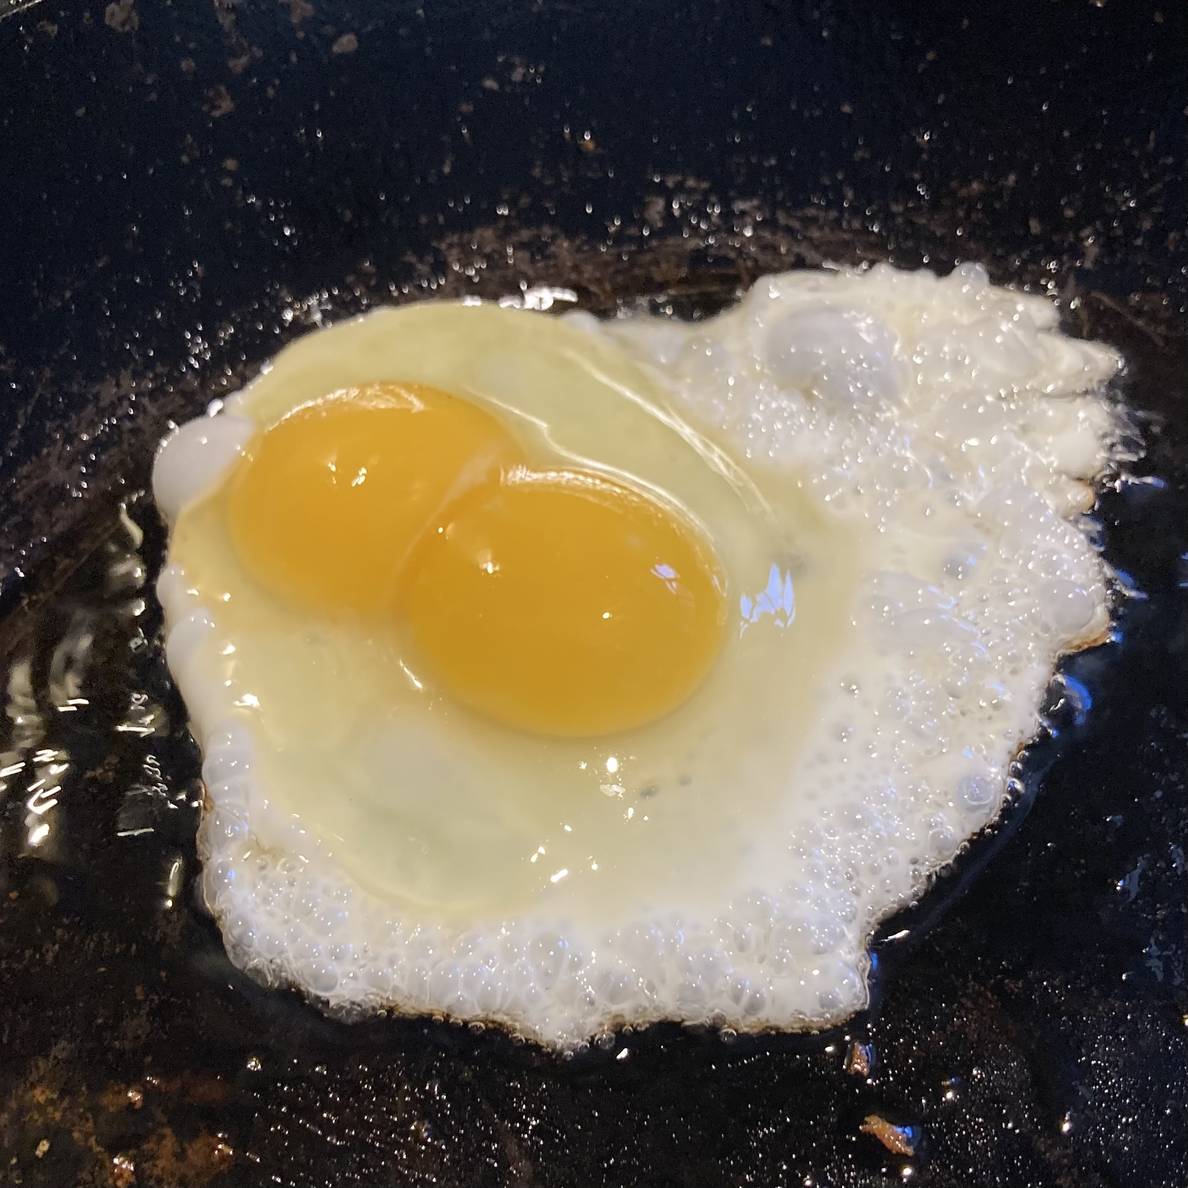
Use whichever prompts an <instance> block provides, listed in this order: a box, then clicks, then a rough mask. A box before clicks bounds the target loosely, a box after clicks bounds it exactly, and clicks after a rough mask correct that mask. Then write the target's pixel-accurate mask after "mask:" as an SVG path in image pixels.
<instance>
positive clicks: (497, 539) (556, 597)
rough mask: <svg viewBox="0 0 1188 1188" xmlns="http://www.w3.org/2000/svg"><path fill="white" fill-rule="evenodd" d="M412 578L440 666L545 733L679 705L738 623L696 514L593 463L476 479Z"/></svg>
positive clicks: (447, 678)
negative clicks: (731, 620) (729, 612)
mask: <svg viewBox="0 0 1188 1188" xmlns="http://www.w3.org/2000/svg"><path fill="white" fill-rule="evenodd" d="M402 584H403V586H404V589H403V597H402V599H401V602H400V607H401V610H402V612H403V615H404V617H405V618H406V621H407V623H408V626H409V629H410V630H411V632H412V636H413V638H414V641H415V646H416V649H417V656H418V658H419V659H421V660H423V662H424V666H425V671H426V673H427V674H428V675H429V676H430V678H431V679H432V680H434V681H435V682H436V683H438V684H439V685H440V686H442V687H443V688H444V689H445V690H446V691H447V692H448V693H450V694H451V695H452V696H453V697H454V698H455V699H456V700H458V701H460V702H462V703H463V704H465V705H467V706H469V707H470V708H471V709H473V710H477V711H478V712H479V713H481V714H484V715H485V716H487V717H489V718H493V719H495V720H496V721H498V722H502V723H504V724H505V725H507V726H513V727H517V728H519V729H521V730H528V731H533V732H535V733H540V734H550V735H562V736H568V737H577V736H591V735H598V734H608V733H611V732H613V731H620V730H630V729H632V728H633V727H637V726H642V725H644V724H645V723H647V722H650V721H653V720H654V719H656V718H659V717H661V716H662V715H664V714H666V713H668V712H669V711H670V710H672V709H675V708H676V707H677V706H678V705H680V704H681V702H683V701H685V700H686V699H687V698H688V697H689V695H690V694H691V693H692V692H693V691H694V690H695V689H696V688H697V686H698V684H699V683H700V682H701V680H702V678H703V677H704V676H705V674H706V672H707V671H708V669H709V667H710V665H711V664H712V663H713V661H714V659H715V657H716V656H717V652H718V648H719V645H720V643H721V640H722V635H723V632H724V629H725V624H726V603H725V597H724V590H723V579H722V575H721V573H720V571H719V569H718V567H717V564H716V561H715V559H714V557H713V555H712V554H711V553H710V552H709V550H708V548H707V547H706V545H705V544H704V543H703V542H702V540H701V539H700V535H699V533H698V532H697V530H696V529H695V528H694V527H693V525H691V524H690V523H688V522H687V521H686V520H685V519H684V517H683V516H682V515H680V514H679V513H677V512H675V511H674V510H671V509H669V508H667V507H665V506H663V505H662V504H661V503H659V502H658V501H656V500H655V499H652V498H650V497H649V496H647V495H644V494H642V493H641V492H639V491H636V490H634V489H632V488H630V487H627V486H625V485H624V484H622V483H619V482H615V481H612V480H610V479H607V478H604V477H602V476H600V475H596V474H593V473H590V472H586V471H545V472H533V471H526V470H518V471H515V472H513V473H512V474H511V475H510V476H509V477H508V478H507V480H506V481H505V482H504V483H502V484H499V485H494V484H492V485H484V486H482V487H476V488H475V489H474V490H473V491H471V492H470V493H469V494H468V495H466V496H464V497H463V498H462V499H460V500H459V501H458V502H457V503H455V504H453V505H452V506H451V507H450V508H449V510H448V514H447V515H446V516H445V517H444V519H443V520H442V521H441V523H440V524H439V525H438V526H437V527H436V529H435V530H434V531H433V532H431V533H430V534H429V535H428V536H427V537H426V538H425V541H424V543H423V544H422V546H421V547H420V549H418V551H417V553H416V554H415V555H414V557H413V559H412V563H411V564H410V566H409V572H408V573H407V574H406V576H405V581H404V583H402Z"/></svg>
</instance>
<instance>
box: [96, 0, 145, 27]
mask: <svg viewBox="0 0 1188 1188" xmlns="http://www.w3.org/2000/svg"><path fill="white" fill-rule="evenodd" d="M103 20H104V21H105V22H106V24H107V26H108V28H109V29H114V30H115V31H116V32H117V33H135V32H136V30H137V29H139V28H140V14H139V13H138V12H137V11H136V0H113V2H112V3H111V4H109V5H108V6H107V7H106V8H105V9H104V10H103Z"/></svg>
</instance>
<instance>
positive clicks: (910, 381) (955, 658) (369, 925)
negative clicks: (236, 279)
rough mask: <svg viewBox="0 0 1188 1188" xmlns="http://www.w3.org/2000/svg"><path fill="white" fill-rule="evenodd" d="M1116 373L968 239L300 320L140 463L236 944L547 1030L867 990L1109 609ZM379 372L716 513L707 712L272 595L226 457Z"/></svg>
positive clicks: (699, 513)
mask: <svg viewBox="0 0 1188 1188" xmlns="http://www.w3.org/2000/svg"><path fill="white" fill-rule="evenodd" d="M1118 365H1119V362H1118V359H1117V357H1116V356H1115V355H1114V354H1113V353H1112V352H1111V351H1109V350H1107V349H1106V348H1104V347H1101V346H1098V345H1095V344H1088V343H1083V342H1075V341H1073V340H1071V339H1068V338H1065V337H1064V336H1062V335H1061V334H1060V333H1059V330H1058V327H1057V324H1056V314H1055V310H1054V308H1053V307H1052V306H1051V305H1050V304H1049V303H1048V302H1046V301H1045V300H1043V299H1041V298H1036V297H1028V296H1022V295H1019V294H1016V293H1013V292H1007V291H1005V290H1001V289H996V288H994V287H992V286H990V285H989V284H988V282H987V280H986V277H985V274H984V272H982V271H981V270H980V269H977V268H970V267H967V268H964V269H960V270H958V271H957V272H955V273H953V274H952V275H951V276H949V277H947V278H945V279H943V280H938V279H937V278H936V277H935V276H933V275H932V274H930V273H927V272H918V273H902V272H896V271H894V270H892V269H890V268H886V267H878V268H874V269H871V270H869V271H866V272H836V273H835V272H829V273H824V272H823V273H814V272H807V273H806V272H802V273H789V274H784V275H780V276H773V277H769V278H765V279H764V280H762V281H760V282H759V283H758V284H757V285H756V286H755V287H754V288H753V289H752V290H751V291H750V292H749V293H748V294H747V295H746V296H745V297H744V298H743V299H742V300H741V301H740V303H739V304H738V305H737V306H736V307H735V308H733V309H731V310H729V311H727V312H726V313H724V314H722V315H720V316H719V317H716V318H713V319H711V320H708V321H705V322H701V323H697V324H682V323H678V322H675V321H672V320H669V319H653V318H649V317H644V316H637V317H631V318H624V319H619V320H616V321H613V322H598V321H596V320H594V319H592V318H589V317H588V316H585V315H569V316H567V317H566V318H564V319H556V318H551V317H549V318H546V317H543V316H542V315H539V314H534V313H528V312H522V311H513V310H505V309H500V308H498V307H495V306H479V307H474V306H460V305H451V304H444V303H426V304H425V305H423V306H416V307H406V308H403V309H398V310H380V311H377V312H375V313H372V314H369V315H366V316H365V317H363V318H361V319H356V320H354V321H352V322H349V323H346V324H343V325H341V326H336V327H332V328H329V329H326V330H320V331H317V332H315V333H313V334H311V335H309V336H307V337H305V338H303V339H301V340H299V341H298V342H297V343H295V344H293V345H292V346H290V347H288V348H286V350H284V351H282V352H281V354H280V355H278V357H277V358H276V360H275V361H274V363H273V364H272V366H271V368H270V369H269V370H268V371H267V372H266V373H265V374H264V375H262V376H261V378H260V379H258V380H257V381H256V382H255V383H254V384H253V385H251V386H250V387H249V388H247V389H245V391H244V392H243V393H240V394H239V395H238V396H236V397H234V398H232V399H231V400H230V401H228V402H227V404H226V407H225V408H224V409H223V410H222V411H221V412H220V414H219V415H218V416H216V417H213V418H203V419H200V420H198V421H195V422H191V423H190V424H189V425H187V426H184V427H183V428H182V430H181V431H180V432H179V433H178V434H177V435H176V436H175V437H174V438H172V439H171V440H170V441H169V442H167V443H166V445H165V446H164V447H163V449H162V451H161V453H160V455H159V457H158V461H157V465H156V468H155V474H154V489H155V491H156V494H157V499H158V503H159V505H160V506H161V507H162V510H163V511H164V512H165V514H166V516H167V517H168V518H169V519H170V520H171V521H172V523H173V531H172V533H171V540H170V549H169V558H168V564H167V567H166V569H165V571H164V573H163V574H162V577H161V580H160V583H159V593H160V597H161V601H162V603H163V606H164V609H165V613H166V622H167V626H168V630H169V634H168V638H167V653H168V659H169V663H170V667H171V669H172V671H173V673H174V675H175V677H176V679H177V680H178V682H179V685H180V687H181V690H182V693H183V695H184V696H185V699H186V702H187V705H188V708H189V711H190V713H191V717H192V722H193V727H194V731H195V735H196V737H197V738H198V740H199V742H200V744H201V746H202V748H203V752H204V756H205V764H204V777H205V780H206V784H207V790H208V798H209V806H208V811H207V812H206V814H205V815H204V819H203V824H202V832H201V839H200V841H201V849H202V854H203V858H204V862H205V871H204V882H203V887H204V892H205V896H206V899H207V902H208V904H209V905H210V907H211V908H212V910H213V911H214V913H215V915H216V917H217V918H218V920H219V923H220V926H221V928H222V930H223V934H224V937H225V940H226V942H227V947H228V951H229V953H230V955H231V957H232V959H233V960H235V961H236V963H237V964H239V965H241V966H242V967H244V968H246V969H248V970H250V971H251V972H253V973H254V974H256V975H257V976H259V977H261V978H262V979H264V980H265V981H268V982H270V983H285V984H293V985H296V986H299V987H301V988H303V989H305V990H306V991H308V992H310V993H311V994H313V995H314V996H315V997H317V998H319V999H320V1000H321V1001H323V1002H325V1003H326V1004H328V1005H329V1006H331V1007H332V1008H336V1009H340V1010H356V1009H373V1008H377V1007H394V1008H398V1009H402V1010H409V1011H430V1012H437V1013H443V1014H448V1015H453V1016H456V1017H460V1018H483V1019H493V1020H497V1021H499V1022H501V1023H504V1024H505V1025H507V1026H509V1027H511V1028H513V1029H516V1030H517V1031H519V1032H521V1033H523V1034H526V1035H529V1036H531V1037H533V1038H535V1039H537V1040H540V1041H541V1042H545V1043H549V1044H553V1045H556V1046H559V1047H572V1046H574V1045H575V1044H578V1043H580V1042H582V1041H583V1040H585V1039H586V1038H587V1037H589V1036H590V1035H593V1034H595V1033H596V1032H598V1031H600V1030H603V1029H605V1028H607V1027H609V1026H612V1025H615V1024H619V1023H634V1024H639V1023H644V1022H648V1021H651V1020H656V1019H664V1018H668V1019H682V1020H705V1019H712V1020H715V1021H717V1022H720V1023H723V1024H728V1025H731V1026H734V1027H737V1028H747V1029H756V1028H761V1027H779V1028H793V1027H795V1028H804V1027H816V1026H822V1025H825V1024H828V1023H830V1022H834V1021H837V1020H839V1019H841V1018H843V1017H845V1016H846V1015H848V1014H849V1013H852V1012H853V1011H854V1010H856V1009H858V1008H860V1007H861V1006H862V1005H863V1004H864V1003H865V998H866V981H865V975H866V969H867V959H866V953H865V946H866V942H867V940H868V937H869V935H870V932H871V930H872V929H873V927H874V926H875V924H876V923H877V922H878V920H879V919H881V918H882V917H884V916H885V915H886V914H887V913H889V912H890V911H892V910H893V909H894V908H896V907H898V906H901V905H902V904H905V903H907V902H909V901H910V900H912V899H913V898H915V897H916V896H917V895H918V894H919V893H920V891H921V890H922V889H923V888H924V887H925V885H926V883H927V880H928V877H929V875H930V874H931V873H932V872H933V871H935V870H936V869H937V867H939V866H941V865H943V864H944V863H946V862H948V861H950V860H951V859H952V858H953V857H954V855H955V854H956V853H957V851H958V850H959V849H960V847H961V846H962V845H963V844H964V842H965V841H966V839H968V838H969V837H970V836H971V835H972V834H973V833H975V832H977V831H978V830H979V829H981V828H982V827H983V826H985V825H986V824H987V823H989V822H990V821H991V820H993V818H994V817H995V815H996V814H997V812H998V811H999V808H1000V806H1001V804H1002V802H1003V799H1004V796H1005V793H1006V788H1007V777H1008V769H1009V765H1010V762H1011V760H1012V758H1013V756H1014V754H1015V753H1016V751H1017V749H1018V747H1019V746H1020V745H1021V744H1022V743H1023V742H1025V741H1026V740H1027V739H1028V738H1029V737H1030V736H1031V735H1032V734H1033V733H1034V731H1035V729H1036V724H1037V711H1038V706H1039V704H1040V700H1041V698H1042V695H1043V690H1044V688H1045V686H1046V684H1047V682H1048V680H1049V679H1050V677H1051V674H1052V671H1053V667H1054V663H1055V660H1056V658H1057V657H1058V656H1059V655H1060V654H1061V653H1062V652H1063V651H1067V650H1069V649H1071V648H1074V647H1077V646H1082V645H1084V644H1085V643H1087V642H1090V641H1092V640H1094V639H1096V638H1099V637H1100V636H1101V635H1102V634H1103V632H1104V631H1105V629H1106V627H1107V625H1108V615H1107V585H1106V579H1105V574H1104V571H1103V568H1102V565H1101V562H1100V560H1099V558H1098V556H1097V554H1096V553H1095V551H1094V549H1093V547H1092V545H1091V544H1090V541H1089V538H1088V536H1087V535H1086V531H1085V529H1084V526H1083V524H1082V523H1081V522H1080V521H1079V520H1078V518H1077V517H1078V514H1079V512H1080V511H1081V510H1083V509H1084V507H1085V506H1086V504H1087V500H1089V501H1091V498H1092V487H1091V486H1089V485H1088V484H1091V483H1092V481H1093V480H1094V479H1095V478H1097V477H1098V476H1099V475H1100V474H1101V473H1102V472H1103V471H1104V469H1105V468H1106V467H1107V466H1108V465H1109V461H1110V451H1111V446H1112V441H1113V432H1114V422H1113V417H1112V414H1111V412H1110V409H1109V406H1108V404H1107V403H1106V401H1105V400H1104V398H1103V396H1102V394H1101V387H1102V385H1103V384H1104V383H1105V382H1106V381H1107V380H1108V378H1109V377H1110V376H1111V375H1112V374H1113V373H1114V371H1115V370H1116V369H1117V367H1118ZM382 379H408V380H419V381H422V382H427V383H433V384H436V385H438V386H440V387H443V388H445V389H447V390H450V391H454V392H457V393H459V394H461V395H465V396H469V397H470V398H472V399H475V400H478V401H480V402H485V403H487V404H488V405H490V406H491V407H493V408H495V409H498V410H500V412H501V415H503V416H505V417H506V418H508V419H509V421H510V422H511V423H513V424H514V425H515V427H516V432H517V433H518V434H520V435H521V436H523V437H524V438H525V440H528V441H535V442H537V444H539V445H540V446H541V447H542V448H545V447H547V448H549V449H553V450H556V451H559V452H560V453H561V454H563V455H565V456H567V457H570V458H574V459H580V460H582V462H583V464H589V465H594V466H596V467H600V468H603V469H606V470H608V471H611V472H614V473H617V474H620V475H625V476H629V477H630V478H631V479H632V481H634V482H636V483H638V484H641V485H645V486H648V485H650V486H654V487H655V488H656V489H657V490H659V491H661V492H663V493H664V494H666V495H667V496H668V497H670V498H673V499H675V500H677V501H678V502H679V503H681V504H682V505H683V506H684V507H685V508H686V509H687V510H688V512H689V513H690V514H691V515H693V516H694V517H695V518H696V519H698V520H699V521H700V522H701V524H702V525H703V527H704V528H705V530H706V531H707V533H708V535H709V537H710V539H711V540H712V541H713V543H714V545H715V547H716V548H717V549H718V550H719V553H720V555H721V557H722V560H723V564H724V567H725V568H726V571H727V573H728V575H729V577H730V580H731V597H732V599H733V601H734V606H735V611H734V619H733V622H732V632H731V636H730V639H729V641H728V643H727V645H726V647H725V648H724V649H723V654H722V656H721V658H720V660H719V662H718V664H717V665H716V667H715V669H714V670H713V671H712V673H711V675H710V678H709V679H708V680H707V682H706V684H705V685H704V686H703V688H702V689H701V690H699V691H698V693H697V694H696V695H695V696H694V698H692V699H691V701H690V702H689V703H687V705H686V706H684V707H682V708H681V709H680V710H678V711H677V712H676V713H675V714H673V715H671V716H670V717H669V718H667V719H665V720H663V721H662V722H660V723H657V724H655V725H653V726H652V727H648V728H645V729H644V730H642V731H639V732H633V733H632V734H631V735H629V736H624V737H618V738H608V739H605V740H597V741H596V742H595V743H589V742H583V743H580V744H579V743H565V742H554V741H550V742H547V743H546V742H544V741H543V740H541V739H539V738H523V737H520V736H518V735H516V734H515V732H510V731H504V730H501V729H498V728H494V727H490V726H488V725H486V724H484V723H482V722H481V721H479V720H477V719H476V718H474V717H473V715H469V714H465V713H461V712H459V711H457V710H456V709H454V708H453V707H450V706H449V705H448V701H446V700H445V699H442V698H440V697H435V696H434V694H433V691H432V690H431V689H430V690H428V691H426V690H425V688H424V687H423V685H424V681H423V679H422V677H421V676H418V674H417V673H416V672H413V671H409V670H408V669H407V668H406V667H404V666H403V664H402V657H401V656H400V655H399V654H397V652H395V651H393V649H392V647H391V646H390V645H389V644H388V643H387V642H386V641H385V640H384V639H383V638H380V637H378V636H377V635H376V633H375V632H369V631H366V630H364V629H362V628H348V627H345V626H343V625H341V624H338V625H334V626H332V627H331V626H330V625H327V624H325V623H319V622H318V621H316V620H315V619H312V618H311V617H310V616H308V615H305V614H302V613H298V612H295V611H293V610H291V609H289V608H286V607H284V606H281V605H279V604H278V603H277V602H276V601H275V600H271V599H268V598H267V597H264V596H262V595H261V594H260V592H259V591H257V590H256V589H255V588H254V586H253V584H252V582H251V580H250V578H249V577H248V576H247V575H246V574H245V573H244V571H243V569H242V567H241V566H240V564H239V562H238V560H237V559H236V558H235V556H234V552H233V550H232V549H231V547H230V541H229V538H228V536H227V533H226V529H225V526H224V525H223V523H222V520H221V507H220V504H219V502H218V498H217V491H218V484H219V482H220V479H221V477H222V475H223V474H224V473H225V472H226V470H227V468H228V467H229V466H230V465H231V464H232V463H233V461H234V459H235V458H236V456H237V454H238V452H239V451H240V450H241V449H242V448H243V446H244V444H245V443H246V441H247V440H248V438H249V437H250V436H251V434H252V433H253V432H256V431H258V429H259V428H260V427H261V426H263V425H267V424H268V423H270V422H272V421H273V420H275V419H277V418H278V417H279V416H280V415H283V413H284V412H286V411H288V410H289V409H291V408H293V407H296V406H297V405H299V404H301V403H304V402H305V401H307V400H309V399H316V398H318V397H319V396H322V395H324V394H326V393H327V392H330V391H333V390H336V389H339V388H342V387H345V386H348V385H351V384H356V383H360V382H366V381H368V380H382ZM212 492H213V494H212ZM752 619H753V621H754V623H755V624H756V625H757V629H756V630H753V631H752V630H749V629H748V624H749V623H750V622H751V621H752ZM418 686H421V687H418Z"/></svg>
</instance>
